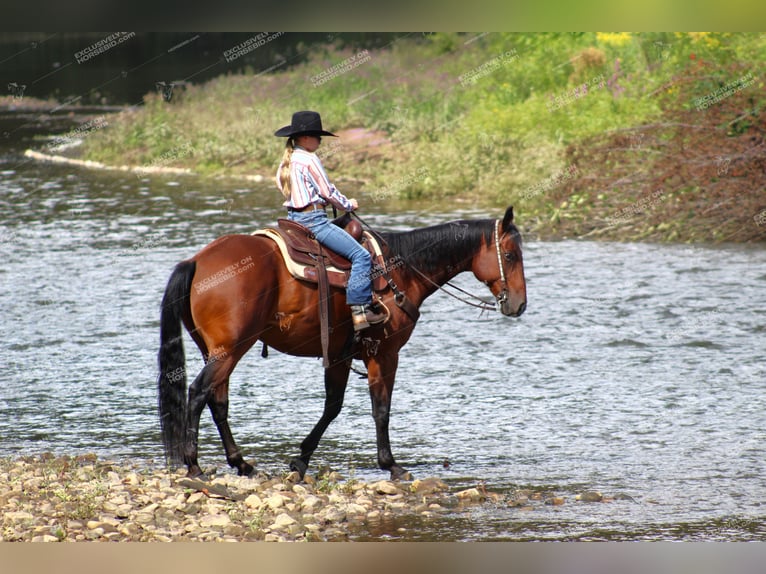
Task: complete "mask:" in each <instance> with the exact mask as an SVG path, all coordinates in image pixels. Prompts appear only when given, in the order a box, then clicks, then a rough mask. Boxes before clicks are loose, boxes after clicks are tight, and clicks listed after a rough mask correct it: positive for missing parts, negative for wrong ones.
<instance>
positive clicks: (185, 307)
mask: <svg viewBox="0 0 766 574" xmlns="http://www.w3.org/2000/svg"><path fill="white" fill-rule="evenodd" d="M196 267H197V264H196V263H195V262H194V261H182V262H181V263H179V264H178V265H176V268H175V269H174V270H173V273H172V275H171V276H170V280H169V281H168V285H167V287H166V288H165V295H164V297H163V298H162V310H161V313H160V351H159V356H158V359H159V366H160V374H159V378H158V380H157V386H158V390H159V413H160V425H161V428H162V442H163V444H164V446H165V457H166V458H167V462H168V464H170V465H173V466H176V465H181V464H183V455H184V437H185V435H186V358H185V356H184V345H183V338H182V332H181V321H182V317H183V316H184V314H185V313H188V312H189V294H190V292H191V282H192V278H193V277H194V271H195V270H196Z"/></svg>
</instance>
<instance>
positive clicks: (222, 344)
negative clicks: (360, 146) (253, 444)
mask: <svg viewBox="0 0 766 574" xmlns="http://www.w3.org/2000/svg"><path fill="white" fill-rule="evenodd" d="M375 236H376V237H378V238H379V240H380V243H381V245H382V252H383V257H384V258H385V261H386V262H387V267H388V275H389V277H388V279H389V282H388V286H387V287H385V289H384V290H383V291H379V292H378V297H379V299H380V301H381V302H382V303H383V304H384V305H385V306H386V307H387V308H388V309H389V312H390V317H389V319H388V321H387V322H386V323H385V324H383V325H374V326H371V327H369V328H367V329H365V330H363V331H361V333H362V334H363V335H364V337H363V338H360V337H358V336H357V337H354V330H353V326H352V321H351V313H350V310H349V307H348V305H347V304H346V301H345V290H343V289H339V288H332V289H331V291H330V293H329V299H330V301H329V304H330V310H331V314H330V316H331V317H332V318H333V323H332V333H331V336H330V340H329V347H328V351H329V356H330V357H332V360H331V362H330V364H329V366H327V367H326V368H325V373H324V384H325V402H324V410H323V413H322V416H321V417H320V419H319V421H318V422H317V423H316V424H315V426H314V427H313V429H312V430H311V432H310V433H309V434H308V436H306V438H305V439H304V440H303V442H302V443H301V444H300V454H299V455H298V456H296V457H295V458H293V459H292V460H291V461H290V463H289V467H290V469H291V470H293V471H298V473H299V475H300V478H301V480H302V479H303V478H304V476H305V473H306V471H307V469H308V465H309V460H310V459H311V456H312V454H313V453H314V451H315V450H316V448H317V446H318V445H319V441H320V439H321V437H322V435H323V434H324V432H325V430H326V429H327V427H328V425H329V424H330V423H331V422H332V421H333V420H334V419H335V418H336V417H337V416H338V414H339V413H340V411H341V408H342V406H343V398H344V394H345V390H346V384H347V382H348V378H349V372H350V369H351V359H352V358H356V359H361V360H362V361H363V362H364V364H365V366H366V369H367V379H368V386H369V392H370V397H371V399H372V417H373V419H374V421H375V429H376V438H377V458H378V460H377V462H378V466H379V467H380V469H382V470H383V471H388V472H390V476H391V479H393V480H396V479H401V478H403V477H404V478H406V477H410V476H411V475H410V474H409V473H408V472H407V471H406V470H405V469H404V468H403V467H402V466H400V465H399V464H397V462H396V461H395V459H394V456H393V454H392V452H391V443H390V440H389V433H388V424H389V413H390V408H391V393H392V391H393V389H394V379H395V376H396V369H397V364H398V360H399V351H400V349H401V348H402V347H403V346H404V344H405V343H407V341H408V340H409V338H410V336H411V335H412V332H413V329H414V328H415V324H416V322H417V316H418V313H417V311H415V312H414V313H413V312H412V310H413V308H414V309H417V308H419V307H420V305H421V304H422V303H423V302H424V301H425V300H426V298H428V297H429V296H430V295H431V294H433V293H434V292H436V290H437V289H439V288H442V286H444V285H445V284H446V283H447V282H448V281H449V280H450V279H452V278H453V277H455V276H456V275H457V274H458V273H461V272H464V271H471V272H473V274H474V276H475V277H476V278H477V279H478V280H479V281H481V282H482V283H484V284H485V285H486V286H487V287H488V288H489V290H490V292H491V293H492V294H493V295H494V297H495V300H496V301H495V302H494V304H493V305H491V308H492V309H495V308H497V309H499V310H500V312H501V313H502V314H503V315H505V316H511V317H519V316H520V315H521V314H522V313H523V312H524V310H525V309H526V305H527V294H526V280H525V277H524V264H523V260H522V253H521V234H520V233H519V230H518V229H517V228H516V226H515V225H514V223H513V207H509V208H508V209H507V210H506V212H505V215H504V217H503V218H502V219H481V220H460V221H453V222H449V223H443V224H439V225H434V226H430V227H423V228H419V229H414V230H411V231H405V232H381V233H375ZM402 300H405V301H408V302H409V303H408V305H402V304H401V303H402ZM485 304H486V305H488V306H489V304H488V303H485ZM318 305H319V298H318V289H317V285H316V284H313V283H309V282H306V281H303V280H299V279H295V278H294V277H293V276H292V275H291V274H290V273H289V272H288V270H287V268H286V266H285V263H284V260H283V258H282V255H281V253H280V251H279V250H278V248H277V247H276V244H275V242H274V241H272V240H271V239H269V238H267V237H262V236H253V235H224V236H222V237H219V238H218V239H216V240H214V241H213V242H212V243H210V244H209V245H207V246H206V247H204V248H203V249H202V250H201V251H199V252H198V253H197V254H196V255H194V256H193V257H191V258H189V259H186V260H184V261H181V262H180V263H178V264H177V265H176V267H175V269H174V270H173V272H172V274H171V276H170V279H169V280H168V283H167V286H166V288H165V293H164V296H163V298H162V303H161V312H160V348H159V353H158V362H159V377H158V381H157V384H158V395H159V415H160V423H161V424H160V426H161V436H162V441H163V444H164V448H165V455H166V459H167V461H168V464H169V465H176V466H181V465H182V464H185V465H186V467H187V474H188V476H191V477H197V476H204V475H203V474H202V469H201V468H200V466H199V463H198V460H197V456H198V434H199V425H200V417H201V414H202V411H203V410H204V408H205V406H206V405H207V406H208V408H209V409H210V413H211V414H212V418H213V421H214V422H215V424H216V426H217V428H218V432H219V434H220V437H221V440H222V442H223V447H224V451H225V454H226V460H227V462H228V464H229V465H230V466H231V467H232V468H235V469H236V470H237V472H238V474H239V475H246V476H250V475H252V473H253V472H254V467H253V465H251V464H250V463H248V462H246V461H245V459H244V457H243V455H242V451H240V449H239V447H238V446H237V444H236V442H235V441H234V438H233V436H232V432H231V429H230V427H229V423H228V393H229V376H230V375H231V373H232V371H233V370H234V368H235V367H236V366H237V363H238V362H239V360H240V359H241V358H242V357H243V355H245V353H247V352H248V350H249V349H250V348H251V347H252V346H253V345H254V344H255V343H256V341H259V340H260V341H262V343H263V344H264V354H265V351H266V349H267V347H271V348H273V349H276V350H278V351H280V352H282V353H287V354H290V355H293V356H299V357H322V356H323V353H322V346H321V344H320V322H319V313H318ZM181 325H183V326H184V327H185V328H186V330H187V331H188V333H189V334H190V336H191V338H192V340H193V341H194V343H195V344H196V345H197V347H198V348H199V350H200V352H201V353H202V357H203V359H204V362H205V364H204V366H203V368H202V370H201V371H200V372H199V374H198V375H197V376H196V378H195V379H194V381H193V382H192V383H191V385H190V386H189V389H188V398H187V389H186V386H187V380H186V367H185V355H184V345H183V338H182V329H181Z"/></svg>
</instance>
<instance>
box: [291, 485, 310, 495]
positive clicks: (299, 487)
mask: <svg viewBox="0 0 766 574" xmlns="http://www.w3.org/2000/svg"><path fill="white" fill-rule="evenodd" d="M293 492H294V493H295V494H297V495H298V496H306V495H307V494H308V493H309V489H308V488H306V487H305V486H302V485H300V484H296V485H295V486H293Z"/></svg>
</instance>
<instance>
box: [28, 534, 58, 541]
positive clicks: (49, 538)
mask: <svg viewBox="0 0 766 574" xmlns="http://www.w3.org/2000/svg"><path fill="white" fill-rule="evenodd" d="M58 541H59V539H58V538H56V537H55V536H51V535H50V534H43V535H42V536H34V537H32V542H58Z"/></svg>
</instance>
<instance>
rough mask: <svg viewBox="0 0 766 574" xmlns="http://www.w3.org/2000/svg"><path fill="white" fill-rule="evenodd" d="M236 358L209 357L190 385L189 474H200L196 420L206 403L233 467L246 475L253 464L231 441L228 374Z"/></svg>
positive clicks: (188, 417) (186, 454) (186, 456)
mask: <svg viewBox="0 0 766 574" xmlns="http://www.w3.org/2000/svg"><path fill="white" fill-rule="evenodd" d="M235 365H236V361H235V360H234V359H233V358H232V357H225V358H222V359H214V360H211V361H209V362H208V363H207V364H206V365H205V367H204V368H203V369H202V371H201V372H200V374H199V375H198V376H197V378H196V379H195V380H194V383H192V385H191V386H190V387H189V410H188V413H187V437H186V450H185V456H184V458H185V462H186V464H187V466H188V468H189V475H190V476H198V475H200V474H202V470H201V469H200V467H199V464H198V462H197V452H198V446H197V442H198V437H199V421H200V417H201V415H202V411H203V409H204V408H205V405H208V406H209V407H210V413H211V414H212V415H213V421H214V422H215V425H216V427H217V428H218V433H219V434H220V435H221V441H222V442H223V448H224V450H225V451H226V461H227V462H228V463H229V465H230V466H232V467H233V468H236V469H237V471H238V473H239V474H240V475H247V476H249V475H250V474H252V472H253V467H252V465H250V464H248V463H246V462H245V461H244V459H243V457H242V453H241V452H240V450H239V447H237V444H236V443H235V442H234V437H233V436H232V434H231V428H230V427H229V421H228V415H229V375H230V374H231V372H232V371H233V370H234V366H235Z"/></svg>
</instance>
